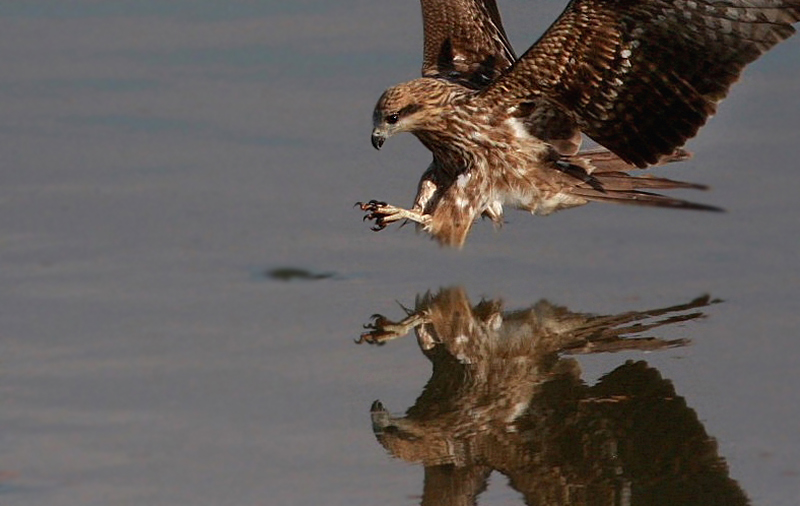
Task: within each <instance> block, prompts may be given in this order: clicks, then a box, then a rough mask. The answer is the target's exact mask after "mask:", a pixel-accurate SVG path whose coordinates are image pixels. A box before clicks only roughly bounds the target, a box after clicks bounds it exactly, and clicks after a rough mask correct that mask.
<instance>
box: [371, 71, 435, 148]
mask: <svg viewBox="0 0 800 506" xmlns="http://www.w3.org/2000/svg"><path fill="white" fill-rule="evenodd" d="M449 88H450V86H448V84H447V83H445V82H443V81H440V80H438V79H431V78H421V79H415V80H413V81H409V82H407V83H403V84H398V85H397V86H392V87H391V88H389V89H388V90H386V91H385V92H383V95H381V98H380V99H378V103H377V104H376V105H375V111H374V112H373V113H372V145H373V146H374V147H375V149H381V146H383V143H384V142H385V141H386V139H388V138H389V137H391V136H392V135H394V134H396V133H400V132H415V131H418V130H424V129H425V128H426V126H427V124H428V123H429V121H428V120H429V119H430V118H431V117H432V116H438V112H436V110H437V108H438V107H439V106H441V105H443V104H444V103H445V102H447V100H446V99H445V97H449V93H444V92H448V91H449ZM432 113H434V114H433V115H432Z"/></svg>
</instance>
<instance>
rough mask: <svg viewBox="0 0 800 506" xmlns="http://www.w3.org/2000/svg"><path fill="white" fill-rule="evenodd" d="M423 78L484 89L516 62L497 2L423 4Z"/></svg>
mask: <svg viewBox="0 0 800 506" xmlns="http://www.w3.org/2000/svg"><path fill="white" fill-rule="evenodd" d="M421 3H422V19H423V26H424V31H425V44H424V46H425V47H424V57H423V63H422V75H423V77H439V78H443V79H447V80H450V81H453V82H458V83H460V84H462V85H464V86H467V87H470V88H482V87H483V86H485V85H487V84H488V83H489V82H491V81H492V80H493V79H495V78H496V77H497V76H498V75H500V73H501V72H502V71H503V70H505V69H506V68H508V67H510V66H511V64H512V63H514V61H515V60H516V56H515V55H514V50H513V49H512V48H511V44H510V43H509V42H508V37H507V36H506V32H505V30H504V29H503V23H502V21H501V20H500V11H499V10H498V9H497V4H496V3H495V0H449V1H448V0H422V2H421Z"/></svg>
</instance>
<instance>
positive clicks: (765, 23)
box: [482, 0, 800, 167]
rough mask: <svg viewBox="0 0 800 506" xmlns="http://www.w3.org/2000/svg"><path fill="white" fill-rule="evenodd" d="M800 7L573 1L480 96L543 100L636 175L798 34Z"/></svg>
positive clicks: (752, 0) (793, 1) (754, 0)
mask: <svg viewBox="0 0 800 506" xmlns="http://www.w3.org/2000/svg"><path fill="white" fill-rule="evenodd" d="M798 20H800V0H572V1H571V2H570V4H569V5H568V6H567V8H566V10H565V11H564V12H563V13H562V14H561V16H560V17H559V18H558V19H557V20H556V22H555V23H554V24H553V25H552V26H551V27H550V28H549V29H548V30H547V31H546V32H545V34H544V35H543V36H542V37H541V38H540V39H539V41H538V42H537V43H536V44H534V45H533V46H532V47H531V48H530V49H529V50H528V51H527V52H526V53H525V54H524V55H522V57H520V59H519V60H518V61H517V62H516V63H515V64H514V66H513V67H512V68H511V69H510V70H509V71H508V72H506V73H505V74H504V75H502V76H500V77H499V78H498V79H497V80H496V81H495V82H493V83H492V84H491V85H490V86H488V87H486V88H485V89H484V90H483V92H482V95H483V98H485V99H486V100H487V103H500V104H501V105H506V106H508V107H509V108H512V107H519V104H520V103H529V102H532V101H535V100H541V99H546V100H549V101H552V102H555V103H557V104H559V105H560V106H561V107H562V108H563V109H564V110H566V111H569V112H570V113H571V114H572V115H573V116H574V120H575V122H576V124H577V125H578V127H579V128H580V129H581V130H582V131H583V132H584V133H586V134H587V135H588V136H589V137H591V138H593V139H594V140H595V141H597V142H598V143H600V144H602V145H603V146H605V147H607V148H608V149H610V150H611V151H613V152H614V153H616V154H617V155H618V156H620V157H621V158H622V159H624V160H626V161H627V162H629V163H633V164H635V165H637V166H639V167H645V166H647V165H648V164H653V163H656V162H657V161H658V159H659V157H660V156H662V155H666V154H669V153H672V152H673V151H674V150H675V148H677V147H680V146H682V145H683V144H684V143H685V142H686V141H687V140H688V139H690V138H691V137H693V136H694V135H695V134H696V133H697V130H698V129H699V128H700V127H701V126H702V125H703V124H704V123H705V122H706V120H707V118H708V117H709V116H710V115H712V114H713V113H714V112H715V111H716V106H717V103H718V102H719V101H720V100H722V99H723V98H724V97H725V95H726V94H727V92H728V89H729V88H730V86H731V84H733V83H734V82H735V81H736V80H737V79H738V78H739V75H740V74H741V72H742V70H743V69H744V67H745V66H746V65H747V64H748V63H750V62H752V61H753V60H755V59H756V58H758V57H759V56H760V55H761V54H763V53H764V52H766V51H767V50H769V49H770V48H771V47H772V46H774V45H775V44H777V43H778V42H780V41H782V40H784V39H786V38H787V37H789V36H791V35H792V34H793V33H794V31H795V30H794V28H793V27H792V24H793V23H795V22H797V21H798Z"/></svg>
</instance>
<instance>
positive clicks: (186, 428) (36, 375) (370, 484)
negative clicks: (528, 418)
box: [0, 0, 800, 506]
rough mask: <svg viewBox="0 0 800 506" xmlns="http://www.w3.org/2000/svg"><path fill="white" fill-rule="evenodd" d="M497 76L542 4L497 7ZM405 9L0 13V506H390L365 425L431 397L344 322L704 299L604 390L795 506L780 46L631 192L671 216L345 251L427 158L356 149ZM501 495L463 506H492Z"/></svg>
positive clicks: (391, 482)
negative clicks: (446, 306)
mask: <svg viewBox="0 0 800 506" xmlns="http://www.w3.org/2000/svg"><path fill="white" fill-rule="evenodd" d="M499 4H500V9H501V12H502V13H503V18H504V20H505V24H506V28H507V31H508V34H509V37H510V39H511V41H512V43H513V44H514V46H515V47H516V49H517V52H518V53H522V52H523V51H524V50H525V49H526V48H527V47H528V46H529V45H530V44H531V43H532V42H533V41H534V40H536V38H538V36H539V35H540V34H541V33H542V31H543V30H544V29H545V28H546V27H547V26H548V25H549V24H550V23H551V22H552V21H553V20H554V19H555V18H556V16H557V15H558V14H559V13H560V12H561V10H562V9H563V7H564V4H565V2H563V1H555V0H541V1H537V2H532V1H523V0H501V1H500V2H499ZM421 45H422V25H421V20H420V13H419V5H418V2H416V1H413V0H406V1H402V2H400V1H369V2H368V1H363V0H344V1H339V2H323V1H321V0H295V1H294V2H291V3H287V2H276V1H269V0H267V1H259V2H256V1H244V0H241V1H229V2H215V1H207V0H192V1H185V0H175V1H171V2H157V1H154V0H153V1H149V0H129V1H110V2H98V1H91V0H76V1H72V2H52V1H40V0H25V1H24V2H23V1H9V2H3V3H2V4H0V47H2V48H3V50H2V51H3V54H4V58H3V62H4V64H3V72H2V73H1V74H0V110H2V114H0V149H2V158H1V159H0V181H1V182H2V184H0V258H2V262H1V263H0V399H2V402H1V403H0V406H2V407H0V426H2V427H3V430H2V432H0V453H1V454H2V455H3V458H2V460H0V502H2V503H3V504H5V505H28V504H48V505H51V506H57V505H76V504H81V505H101V504H102V505H105V504H117V505H123V504H137V505H138V504H153V505H173V504H175V505H178V504H197V505H217V504H242V505H244V504H247V505H254V504H313V503H324V504H334V505H336V504H348V505H356V504H387V505H388V504H414V503H418V502H419V501H420V498H419V496H420V495H421V494H422V490H423V470H422V468H421V467H420V466H417V465H413V464H409V463H406V462H404V461H403V460H399V459H394V458H392V457H390V456H389V455H388V454H387V453H386V452H385V450H384V449H383V448H382V447H381V445H379V444H378V443H377V442H376V440H375V436H374V435H373V430H372V425H371V421H370V405H371V404H372V402H373V401H374V400H375V399H378V398H379V399H381V401H383V402H384V403H385V404H386V406H388V407H389V408H390V409H393V410H396V414H397V415H402V411H403V410H405V408H406V407H408V406H411V405H412V404H414V401H415V399H416V397H417V396H418V395H419V394H420V391H421V389H422V387H423V385H425V383H426V381H427V380H428V378H429V376H430V374H431V367H430V364H429V363H428V361H427V360H426V359H425V357H424V356H423V355H422V354H421V353H420V351H419V348H418V347H417V344H416V342H415V340H414V338H413V336H410V337H406V338H401V339H398V340H396V341H393V342H391V343H388V344H387V345H386V346H382V347H372V346H363V345H362V346H357V345H356V344H354V342H353V341H354V340H355V339H357V338H358V337H359V334H360V333H361V332H363V331H364V329H363V328H362V325H363V324H364V323H368V322H369V318H370V315H372V314H374V313H382V314H386V315H388V316H389V317H391V318H394V319H400V318H402V317H403V316H404V315H405V313H404V311H403V309H402V308H401V307H400V306H399V305H398V303H400V304H402V305H404V306H410V307H413V306H414V301H415V298H416V297H417V296H418V295H420V294H424V293H425V292H427V291H434V292H436V291H437V290H439V289H440V288H442V287H448V286H459V287H463V289H464V290H465V292H466V293H468V294H469V297H470V299H471V302H472V304H477V303H478V302H479V301H480V300H481V298H489V299H493V300H502V301H503V303H504V304H505V307H506V309H507V310H512V309H514V308H526V307H529V306H531V305H533V304H535V303H536V302H537V301H539V300H541V299H547V300H549V301H551V302H553V303H555V304H559V305H563V306H565V307H568V308H570V310H571V311H576V312H584V313H604V314H618V313H623V312H626V311H635V310H643V309H647V308H654V307H666V306H671V305H673V304H682V303H686V302H688V301H690V300H692V299H694V298H695V297H698V296H700V295H701V294H704V293H708V294H711V296H712V297H716V298H720V299H723V300H724V302H723V303H719V304H715V305H713V306H710V307H708V308H705V309H704V312H705V314H706V316H707V318H704V319H702V320H694V321H688V322H685V323H682V324H677V325H672V326H668V327H662V328H659V329H658V331H657V335H658V336H659V337H662V338H664V339H679V338H685V339H689V340H691V344H690V345H689V346H684V347H677V348H670V349H666V350H660V351H657V352H652V353H646V352H644V351H641V350H630V351H623V352H620V353H616V354H593V355H588V356H584V357H581V358H580V359H579V363H580V366H581V369H582V371H583V372H582V374H583V376H582V379H583V381H585V382H586V383H587V384H589V385H591V384H593V383H595V382H596V381H598V379H599V378H600V377H602V376H603V375H604V374H606V373H608V372H609V371H612V370H614V369H615V368H616V367H618V366H620V365H621V364H623V363H625V361H626V360H628V359H633V360H645V361H647V363H648V364H649V365H650V366H651V367H653V368H655V369H657V370H658V371H659V372H660V374H661V375H662V376H663V377H664V378H666V379H667V380H669V381H671V382H672V384H673V385H674V388H675V390H676V391H677V393H678V395H680V396H681V397H683V398H685V400H686V403H687V404H688V406H689V407H690V408H692V409H693V410H694V411H695V412H696V414H697V418H698V419H699V421H700V422H701V423H702V424H703V426H704V427H705V430H706V431H707V433H708V434H709V435H710V436H711V437H713V438H714V439H715V440H716V442H717V445H718V452H719V455H720V456H721V457H722V458H724V459H725V461H726V462H727V465H728V466H729V470H730V477H731V478H732V479H734V480H736V481H737V482H738V484H739V486H740V487H741V488H742V490H743V491H744V493H745V494H746V495H747V496H748V497H749V498H750V500H751V501H752V502H753V503H756V504H763V505H787V506H788V505H794V504H798V501H800V479H798V473H800V464H798V462H800V431H798V425H797V419H798V418H800V402H798V400H800V399H799V398H798V397H799V396H798V394H797V389H796V388H795V386H796V385H797V384H798V382H800V372H798V367H797V364H798V363H800V344H799V343H800V341H799V340H798V339H799V338H800V336H798V326H799V324H800V303H799V301H800V299H799V298H798V289H800V268H798V262H797V260H798V257H799V253H800V251H799V250H800V212H799V211H800V204H799V203H798V202H797V199H796V196H797V193H798V190H799V189H800V187H799V185H798V182H799V181H800V178H799V176H798V170H799V169H800V168H799V167H798V159H800V143H798V139H800V123H798V117H800V100H798V98H797V90H798V89H800V38H797V37H796V38H793V39H790V40H789V41H787V42H785V43H783V44H782V45H780V46H778V47H777V48H776V49H774V50H773V51H772V52H770V53H769V54H767V55H766V56H765V57H763V58H762V59H761V60H759V61H758V62H756V63H755V64H753V65H752V66H751V67H749V69H748V71H747V72H746V73H745V75H744V78H743V80H742V81H741V82H740V83H738V84H737V85H735V86H734V88H733V90H732V93H731V95H730V97H729V98H728V99H727V100H726V101H724V102H723V103H722V105H721V107H720V108H719V111H718V114H717V115H716V117H714V118H713V119H712V120H711V121H710V123H709V124H708V125H707V126H706V127H705V128H703V129H702V130H701V131H700V135H699V137H698V138H696V139H695V140H693V141H691V142H690V144H689V145H688V148H689V149H690V150H691V151H693V152H694V153H695V157H694V159H692V160H690V161H689V162H686V163H681V164H675V165H672V166H670V167H667V168H661V169H658V174H660V175H665V176H667V177H674V178H676V179H681V180H688V181H693V182H698V183H704V184H708V185H710V186H711V187H712V190H711V191H709V192H705V193H703V192H687V193H685V194H681V196H683V197H686V198H690V199H691V200H695V201H699V202H703V203H708V204H711V205H716V206H720V207H724V208H726V209H727V210H728V212H727V213H724V214H721V213H691V212H679V211H668V210H654V209H634V208H630V207H615V206H603V205H599V204H596V205H590V206H586V207H583V208H579V209H575V210H569V211H565V212H562V213H558V214H556V215H554V216H551V217H547V218H540V217H531V216H529V215H526V214H524V213H521V212H517V211H513V210H509V211H508V213H507V215H506V218H507V221H508V223H507V225H506V226H505V227H504V228H503V229H502V230H500V231H495V230H493V228H492V227H491V225H490V224H489V223H488V222H486V223H478V224H477V225H476V226H475V228H474V231H473V233H472V236H471V237H470V239H469V240H468V242H467V244H466V247H465V248H464V250H463V251H452V250H447V249H442V248H440V247H438V246H437V245H436V244H435V243H433V242H431V241H430V240H429V239H428V238H426V237H425V236H422V235H418V234H416V233H415V232H414V229H413V227H410V226H409V227H403V228H398V227H396V226H394V227H390V228H388V229H386V230H384V231H382V232H380V233H377V234H376V233H373V232H371V231H370V230H369V224H367V223H364V222H362V220H361V218H362V213H361V212H360V211H358V210H357V209H354V208H353V203H354V202H356V201H358V200H369V199H372V198H376V199H380V200H386V201H389V202H393V203H397V204H408V203H410V202H411V201H412V199H413V196H414V192H415V190H416V184H417V180H418V178H419V176H420V175H421V173H422V172H423V170H424V169H425V168H426V167H427V164H428V163H429V160H430V155H429V153H428V152H427V151H425V149H424V147H423V146H422V145H421V144H420V143H419V142H418V141H417V140H416V139H414V138H413V137H412V136H410V135H406V136H398V137H397V138H393V139H392V142H390V143H388V144H387V145H386V146H385V147H384V149H383V150H381V152H376V151H375V150H374V149H372V147H371V146H370V143H369V139H368V137H369V134H370V131H371V119H370V118H371V112H372V107H373V106H374V103H375V101H376V100H377V98H378V96H379V95H380V93H381V92H382V91H383V89H384V88H386V87H388V86H390V85H392V84H395V83H397V82H400V81H404V80H408V79H411V78H414V77H416V76H418V74H419V67H420V63H421ZM520 502H522V499H521V498H520V495H519V493H517V492H515V491H514V490H513V488H512V487H509V486H508V484H507V480H506V479H505V478H503V477H502V475H499V474H493V475H492V476H491V477H490V481H489V488H488V490H487V491H486V492H485V493H484V495H483V497H482V498H481V503H482V504H518V503H520Z"/></svg>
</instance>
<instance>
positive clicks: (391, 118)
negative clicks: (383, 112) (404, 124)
mask: <svg viewBox="0 0 800 506" xmlns="http://www.w3.org/2000/svg"><path fill="white" fill-rule="evenodd" d="M398 121H400V115H399V114H397V113H394V114H390V115H388V116H387V117H386V122H387V123H389V124H390V125H394V124H395V123H397V122H398Z"/></svg>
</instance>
